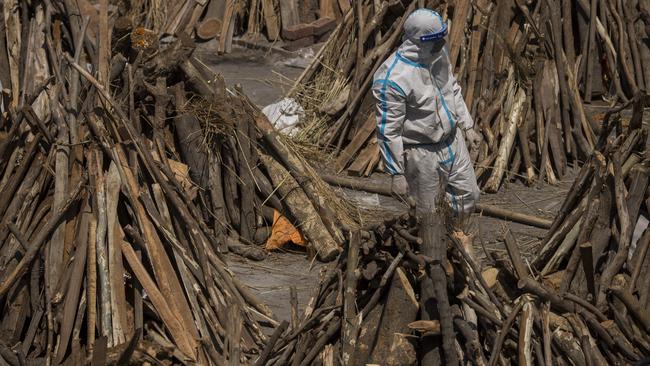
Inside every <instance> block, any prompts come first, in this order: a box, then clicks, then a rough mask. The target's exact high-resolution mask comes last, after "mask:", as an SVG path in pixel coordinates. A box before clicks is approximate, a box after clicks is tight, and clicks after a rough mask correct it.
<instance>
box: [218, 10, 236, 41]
mask: <svg viewBox="0 0 650 366" xmlns="http://www.w3.org/2000/svg"><path fill="white" fill-rule="evenodd" d="M234 17H235V1H234V0H226V10H225V12H224V15H223V20H222V22H221V33H220V36H219V47H218V51H219V53H230V50H231V47H232V36H233V30H234V26H235V19H234Z"/></svg>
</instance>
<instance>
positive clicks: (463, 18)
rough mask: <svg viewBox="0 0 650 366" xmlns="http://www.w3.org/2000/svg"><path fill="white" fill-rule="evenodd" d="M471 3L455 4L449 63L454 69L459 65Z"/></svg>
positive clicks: (466, 0)
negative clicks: (461, 45) (458, 60)
mask: <svg viewBox="0 0 650 366" xmlns="http://www.w3.org/2000/svg"><path fill="white" fill-rule="evenodd" d="M471 8H472V6H471V2H470V1H469V0H462V1H459V2H456V3H455V4H454V18H453V20H452V24H451V30H450V32H449V45H450V46H451V50H450V54H449V63H451V65H452V69H453V68H454V66H455V65H456V63H457V59H458V55H459V54H460V44H461V39H463V38H464V37H463V35H464V33H465V24H467V23H468V22H467V16H468V14H469V12H470V10H471Z"/></svg>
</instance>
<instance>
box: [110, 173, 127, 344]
mask: <svg viewBox="0 0 650 366" xmlns="http://www.w3.org/2000/svg"><path fill="white" fill-rule="evenodd" d="M105 182H106V215H107V224H108V226H107V231H106V235H107V238H108V243H107V244H108V247H107V249H108V250H107V256H108V271H109V284H110V296H111V297H110V303H111V310H112V315H111V320H112V326H111V328H112V333H113V344H114V345H118V344H122V343H125V342H126V340H127V337H129V336H130V334H128V333H127V329H128V328H127V320H126V311H127V308H126V293H125V291H124V279H123V276H124V265H123V263H122V254H121V250H120V248H119V244H118V243H119V242H120V241H122V240H123V237H124V235H123V234H122V232H121V229H120V226H119V225H120V223H119V221H118V220H117V218H118V212H117V205H118V200H119V194H120V185H121V184H122V181H121V180H120V174H119V172H118V171H117V166H116V165H115V163H113V162H111V164H110V166H109V169H108V173H107V175H106V181H105Z"/></svg>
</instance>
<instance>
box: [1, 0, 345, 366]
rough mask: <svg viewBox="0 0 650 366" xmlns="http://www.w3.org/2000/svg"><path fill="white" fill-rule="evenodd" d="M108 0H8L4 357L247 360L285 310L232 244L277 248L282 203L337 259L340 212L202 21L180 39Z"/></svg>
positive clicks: (321, 252) (313, 241)
mask: <svg viewBox="0 0 650 366" xmlns="http://www.w3.org/2000/svg"><path fill="white" fill-rule="evenodd" d="M107 2H108V1H101V2H100V3H99V5H98V9H99V12H98V18H97V22H96V23H93V22H92V21H91V18H90V17H78V16H76V14H80V13H83V12H80V10H79V9H78V8H77V3H76V1H62V2H52V3H50V2H47V1H46V2H40V1H33V2H18V1H5V2H4V3H3V7H2V11H3V13H4V15H5V17H4V18H5V19H8V21H7V22H6V23H5V24H6V25H7V26H6V27H5V28H3V29H2V34H0V40H2V42H3V44H4V45H6V46H7V47H2V48H0V51H1V52H0V65H1V66H0V80H1V81H2V85H3V87H4V88H6V90H9V94H5V95H3V101H4V102H5V103H4V104H3V107H4V108H5V110H6V111H7V112H5V113H4V115H3V118H2V124H1V126H0V172H1V178H0V361H6V363H9V364H10V365H19V364H21V365H22V364H25V362H28V364H30V363H31V364H59V363H63V362H66V363H68V364H75V365H76V364H82V363H84V362H85V361H86V360H93V362H96V363H100V364H101V363H105V362H107V361H108V362H110V363H114V362H118V361H119V362H118V363H119V364H126V363H127V362H128V361H129V360H131V362H133V363H134V364H142V363H143V362H151V363H157V362H159V361H160V360H168V361H171V362H181V363H186V362H189V361H196V362H198V363H199V364H225V363H230V364H238V363H239V362H240V361H241V362H246V360H250V359H251V358H252V357H254V356H255V354H256V353H257V352H258V350H259V349H260V347H261V346H263V345H264V343H265V340H266V337H265V335H264V334H263V332H262V330H261V323H267V324H268V323H270V324H276V321H275V320H274V319H273V314H272V313H271V311H270V310H269V308H268V307H266V306H265V305H264V304H263V303H261V302H260V301H259V300H257V299H256V296H254V294H253V293H252V292H251V290H250V289H248V288H247V287H246V286H245V285H244V284H242V283H241V282H240V281H239V280H238V279H237V278H235V277H233V275H232V274H231V272H229V271H228V269H227V267H226V265H225V263H224V260H225V258H224V254H225V253H227V252H228V251H231V252H234V253H237V254H241V255H244V256H247V257H254V258H260V257H263V256H264V255H265V252H264V250H263V249H261V248H259V247H257V246H256V245H252V243H254V242H255V243H259V242H264V240H265V239H264V237H262V238H261V239H259V238H258V237H256V231H257V229H263V228H267V226H268V225H270V220H272V219H273V209H275V210H277V211H279V212H282V213H283V214H284V215H286V216H287V217H288V218H289V219H290V220H292V221H293V223H294V225H295V226H297V227H300V230H301V232H302V234H303V235H304V236H305V237H306V238H307V240H308V241H309V245H310V246H311V247H312V248H313V250H314V253H315V254H316V255H318V257H319V258H320V259H322V260H329V259H333V258H334V257H335V256H336V255H337V254H338V253H339V251H340V249H339V244H340V243H342V242H343V240H342V234H341V233H340V229H339V227H340V226H341V223H340V221H339V217H340V213H333V212H331V211H328V210H327V209H326V208H325V207H323V206H324V204H323V202H321V199H325V198H327V195H326V192H323V188H322V187H323V186H326V185H325V184H324V183H322V182H321V181H320V180H317V179H315V178H314V177H316V175H315V173H313V172H312V171H311V168H309V167H308V165H306V164H305V163H304V162H303V160H302V159H301V158H300V157H299V156H298V155H296V154H295V153H294V151H293V150H292V148H291V147H290V146H291V145H289V144H285V142H284V141H283V139H282V138H281V137H280V136H278V135H277V134H276V133H275V132H274V131H273V128H272V126H271V124H270V123H269V121H268V120H267V119H266V118H265V117H264V115H263V114H262V113H261V112H260V111H259V110H258V109H256V108H255V107H254V106H253V105H252V104H251V103H250V102H249V101H248V100H247V99H246V97H245V96H243V95H242V94H240V93H239V92H237V91H231V90H228V89H226V86H225V83H224V81H223V79H222V78H220V77H218V76H217V75H215V74H214V73H212V72H211V71H210V70H209V69H208V68H207V67H205V65H203V64H202V63H201V62H199V61H198V60H197V59H195V58H194V57H193V56H192V54H193V51H194V48H195V46H194V43H193V42H192V41H191V40H190V39H189V38H188V37H186V36H183V35H182V34H181V35H179V36H178V37H177V38H175V40H174V41H173V42H171V43H169V44H168V45H167V46H166V47H165V46H164V45H161V44H160V43H159V42H158V35H157V34H152V33H151V32H149V31H147V30H145V29H143V28H141V27H135V26H133V22H126V21H120V22H116V21H115V22H114V20H115V19H114V18H112V17H109V13H108V5H107ZM109 24H115V26H114V27H113V28H111V27H109ZM93 26H94V27H95V28H94V29H92V28H91V27H93ZM111 35H112V36H111ZM317 193H318V194H317ZM269 210H270V211H271V214H270V215H269V214H268V211H269ZM269 216H270V218H268V217H269ZM265 218H267V219H265ZM262 236H263V235H262ZM256 238H257V239H256ZM2 363H3V364H4V363H5V362H2Z"/></svg>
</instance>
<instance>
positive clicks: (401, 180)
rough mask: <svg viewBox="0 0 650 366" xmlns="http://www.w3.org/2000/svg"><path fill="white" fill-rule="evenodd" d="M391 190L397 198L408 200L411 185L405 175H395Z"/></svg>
mask: <svg viewBox="0 0 650 366" xmlns="http://www.w3.org/2000/svg"><path fill="white" fill-rule="evenodd" d="M390 190H391V192H393V194H394V195H396V196H397V197H403V198H406V196H407V195H408V193H409V184H408V182H407V181H406V177H405V176H404V175H403V174H395V175H393V179H392V181H391V184H390Z"/></svg>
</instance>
